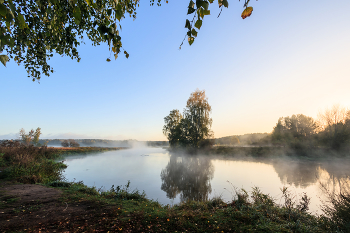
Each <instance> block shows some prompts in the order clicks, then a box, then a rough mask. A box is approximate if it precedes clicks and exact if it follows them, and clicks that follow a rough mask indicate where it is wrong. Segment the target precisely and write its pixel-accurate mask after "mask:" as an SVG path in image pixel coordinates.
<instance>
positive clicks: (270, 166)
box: [64, 147, 350, 214]
mask: <svg viewBox="0 0 350 233" xmlns="http://www.w3.org/2000/svg"><path fill="white" fill-rule="evenodd" d="M65 163H66V164H67V165H68V168H67V169H66V170H65V172H64V175H65V177H66V178H67V179H68V181H73V180H74V179H75V180H76V181H81V180H82V181H83V182H84V184H86V185H88V186H95V187H97V188H101V187H102V188H103V189H105V190H107V189H109V188H110V187H111V186H112V185H125V184H127V182H128V180H130V182H131V183H130V190H131V191H132V190H134V189H138V190H140V191H143V190H144V191H145V193H146V195H147V197H148V198H150V199H154V200H158V201H159V202H160V203H161V204H177V203H180V202H181V201H187V200H208V199H211V198H213V197H216V196H221V197H222V198H223V199H224V200H225V201H230V200H232V198H234V197H235V190H238V189H241V188H244V189H245V190H247V191H251V188H252V187H255V186H256V187H259V188H260V189H261V191H262V192H263V193H266V194H270V195H271V196H272V197H273V198H274V199H275V200H276V202H277V203H281V204H282V203H283V199H282V192H281V190H280V189H281V188H282V187H284V186H287V187H289V190H290V191H291V193H292V195H293V196H295V201H296V202H298V201H299V200H300V198H301V196H302V194H303V193H304V192H305V193H307V195H308V196H309V197H311V203H310V211H311V212H312V213H314V214H321V211H320V205H321V204H322V202H321V200H323V201H325V200H326V197H325V195H324V193H323V192H322V190H321V184H324V185H326V186H327V187H328V188H330V189H331V190H335V191H339V190H340V189H341V188H342V186H344V183H346V182H347V181H349V178H348V177H349V175H350V171H349V169H348V168H349V165H350V160H349V159H333V158H332V159H327V158H322V159H318V160H317V159H312V160H310V159H294V158H287V157H286V158H275V159H266V158H265V159H257V158H251V157H244V158H232V157H230V158H226V157H212V156H205V155H203V156H201V155H198V156H187V155H184V154H181V153H170V152H169V151H167V150H165V149H161V148H149V147H135V148H132V149H125V150H119V151H109V152H104V153H98V154H89V155H77V156H67V157H66V158H65Z"/></svg>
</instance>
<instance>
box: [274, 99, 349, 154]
mask: <svg viewBox="0 0 350 233" xmlns="http://www.w3.org/2000/svg"><path fill="white" fill-rule="evenodd" d="M271 142H272V143H273V144H275V145H289V146H290V147H291V148H295V149H300V148H305V147H315V146H317V147H320V146H321V147H327V148H331V149H334V150H342V149H346V148H349V145H350V110H348V109H346V108H344V107H341V106H339V105H334V106H333V107H332V108H330V109H326V110H325V111H324V112H320V113H319V114H318V119H317V120H314V119H313V118H312V117H307V116H305V115H303V114H298V115H293V116H291V117H281V118H280V119H279V120H278V122H277V124H276V126H275V127H274V129H273V131H272V134H271Z"/></svg>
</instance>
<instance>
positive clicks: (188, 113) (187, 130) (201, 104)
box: [163, 90, 212, 148]
mask: <svg viewBox="0 0 350 233" xmlns="http://www.w3.org/2000/svg"><path fill="white" fill-rule="evenodd" d="M210 112H211V106H210V105H209V103H208V98H207V97H206V95H205V91H199V90H196V91H195V92H193V93H192V94H191V96H190V98H189V99H188V100H187V105H186V108H185V109H184V113H183V115H181V113H180V112H179V110H177V109H176V110H172V111H170V114H169V115H168V116H166V117H165V118H164V122H165V125H164V127H163V133H164V135H165V136H166V137H167V138H168V140H169V144H170V146H171V147H177V146H182V147H193V148H199V147H203V146H204V145H205V140H206V139H209V138H211V137H212V131H211V130H210V128H211V124H212V119H211V118H210V116H209V114H210Z"/></svg>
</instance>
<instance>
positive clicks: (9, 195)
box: [0, 183, 91, 232]
mask: <svg viewBox="0 0 350 233" xmlns="http://www.w3.org/2000/svg"><path fill="white" fill-rule="evenodd" d="M61 194H62V191H60V190H58V189H54V188H48V187H45V186H41V185H34V184H9V183H1V184H0V232H9V231H12V232H13V231H15V232H16V231H35V232H39V231H41V232H45V231H47V232H55V231H64V229H61V230H59V227H58V226H57V225H60V223H64V224H63V225H66V224H67V222H69V221H71V219H74V218H76V217H77V216H79V219H80V220H83V219H84V218H82V216H88V215H89V214H88V213H89V212H91V211H89V206H88V204H87V203H80V202H79V203H75V204H74V205H73V204H72V203H70V204H67V203H63V202H62V201H59V197H60V195H61ZM50 225H51V226H52V228H51V229H50ZM41 226H42V227H41ZM63 228H65V227H63Z"/></svg>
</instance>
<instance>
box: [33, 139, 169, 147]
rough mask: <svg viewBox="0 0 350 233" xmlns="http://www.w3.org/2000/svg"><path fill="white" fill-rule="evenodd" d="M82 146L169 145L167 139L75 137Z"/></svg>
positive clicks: (42, 141)
mask: <svg viewBox="0 0 350 233" xmlns="http://www.w3.org/2000/svg"><path fill="white" fill-rule="evenodd" d="M65 140H66V139H40V140H39V143H40V144H42V145H47V146H61V143H62V142H63V141H65ZM75 141H76V142H77V143H79V145H80V146H98V147H133V146H145V145H146V146H168V145H169V143H168V142H167V141H137V140H134V139H130V140H107V139H75Z"/></svg>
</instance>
